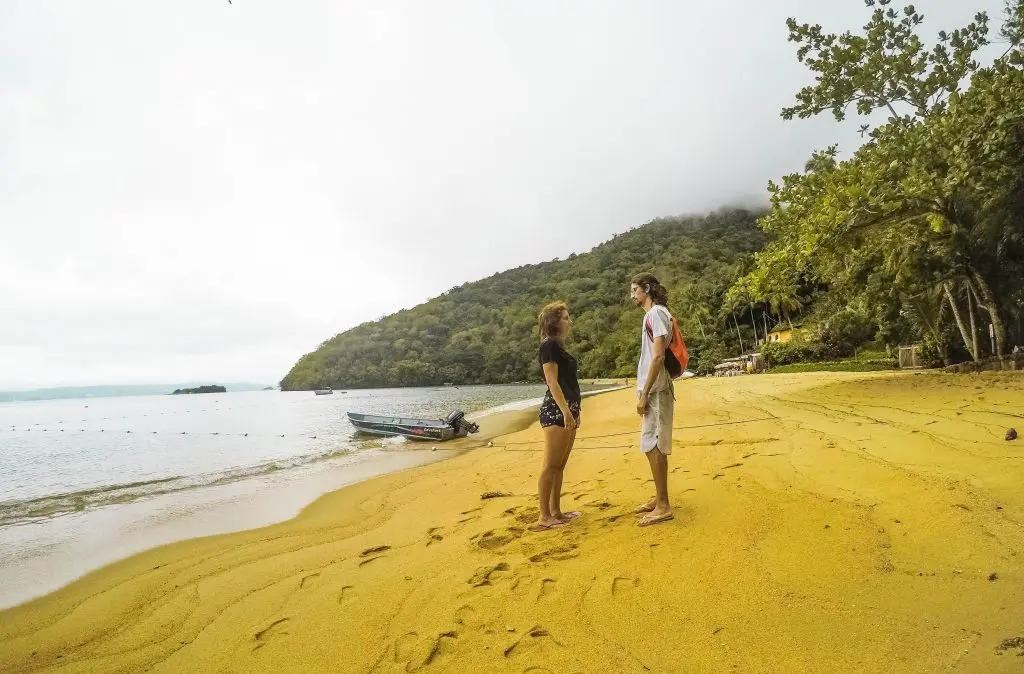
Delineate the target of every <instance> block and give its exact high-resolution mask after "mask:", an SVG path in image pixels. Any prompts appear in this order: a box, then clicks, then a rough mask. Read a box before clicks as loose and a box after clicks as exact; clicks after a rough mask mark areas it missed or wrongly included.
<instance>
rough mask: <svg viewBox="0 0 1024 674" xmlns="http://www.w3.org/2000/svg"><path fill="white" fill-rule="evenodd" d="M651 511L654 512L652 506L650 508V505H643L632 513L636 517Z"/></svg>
mask: <svg viewBox="0 0 1024 674" xmlns="http://www.w3.org/2000/svg"><path fill="white" fill-rule="evenodd" d="M652 510H654V506H652V505H651V504H650V503H645V504H643V505H641V506H637V507H636V510H634V511H633V512H634V513H636V514H637V515H643V514H644V513H649V512H651V511H652Z"/></svg>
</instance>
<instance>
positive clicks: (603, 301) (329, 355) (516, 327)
mask: <svg viewBox="0 0 1024 674" xmlns="http://www.w3.org/2000/svg"><path fill="white" fill-rule="evenodd" d="M758 215H759V214H758V213H754V212H750V211H746V210H724V211H719V212H716V213H713V214H711V215H708V216H705V217H684V218H666V219H660V220H656V221H654V222H651V223H649V224H647V225H644V226H642V227H638V228H636V229H633V230H631V231H629V232H627V233H625V234H621V235H618V236H615V237H614V238H612V240H610V241H607V242H605V243H603V244H601V245H599V246H597V247H596V248H594V249H593V250H591V251H590V252H588V253H584V254H581V255H573V256H570V257H569V258H568V259H566V260H555V261H552V262H544V263H541V264H536V265H527V266H524V267H519V268H517V269H512V270H509V271H505V272H501V273H498V274H495V275H493V276H491V277H489V278H486V279H483V280H481V281H476V282H473V283H467V284H465V285H463V286H457V287H455V288H452V289H451V290H449V291H448V292H446V293H444V294H443V295H441V296H440V297H436V298H434V299H432V300H430V301H428V302H426V303H424V304H421V305H419V306H417V307H414V308H412V309H408V310H404V311H400V312H398V313H396V314H393V315H391V316H387V317H385V318H383V319H381V320H379V321H375V322H372V323H365V324H363V325H360V326H358V327H355V328H353V329H351V330H348V331H346V332H343V333H341V334H339V335H337V336H335V337H333V338H331V339H329V340H327V341H326V342H324V343H323V344H321V345H320V347H319V348H318V349H317V350H316V351H313V352H312V353H308V354H306V355H305V356H303V357H302V358H300V359H299V361H298V362H297V363H296V364H295V366H294V367H293V368H292V370H291V372H289V373H288V374H287V376H285V378H284V379H283V380H282V381H281V389H282V390H301V389H311V388H316V387H320V386H332V387H334V388H370V387H383V386H422V385H436V384H440V383H442V382H454V383H456V384H467V383H508V382H515V381H537V380H539V379H541V378H542V375H541V370H540V365H539V364H538V362H537V345H538V332H537V325H536V323H537V312H538V311H539V310H540V308H541V306H543V305H544V304H545V303H547V302H551V301H554V300H565V301H566V302H568V304H569V309H570V311H571V313H572V316H573V320H574V327H573V337H572V340H571V343H570V344H569V350H570V351H571V352H572V353H573V354H575V355H576V357H577V359H578V360H579V363H580V376H581V377H602V376H626V375H630V374H633V373H635V371H636V369H635V368H636V361H637V356H638V353H639V323H640V314H639V313H638V309H636V308H634V307H633V306H632V305H631V303H630V302H629V301H628V300H629V279H630V278H631V277H632V276H633V275H634V274H636V273H638V272H641V271H652V272H653V273H655V274H656V275H657V276H658V277H659V279H660V280H661V281H662V283H664V284H665V285H666V286H668V289H669V306H670V308H671V309H672V311H673V313H674V314H675V315H676V316H677V317H678V318H679V320H680V323H681V326H680V327H681V329H682V330H683V332H684V337H685V338H686V340H687V344H688V346H690V348H691V353H692V354H694V355H696V356H697V357H698V358H699V355H700V351H701V347H702V346H704V345H705V343H706V344H707V346H708V350H709V351H714V352H716V357H718V355H720V351H721V347H720V346H719V345H720V344H721V340H722V339H723V338H724V337H725V335H727V334H728V333H727V332H726V328H725V325H724V321H722V320H721V319H720V316H719V314H720V309H721V307H722V302H723V297H724V295H725V293H726V291H727V290H728V289H729V287H730V286H731V285H732V284H733V282H734V281H735V280H736V279H737V278H738V277H740V276H742V274H743V273H744V272H745V271H746V269H747V268H748V267H749V264H750V257H751V256H750V254H751V253H753V252H754V251H757V250H760V249H761V247H762V244H763V242H764V235H763V233H762V232H761V231H760V230H758V229H757V227H756V225H755V220H756V218H757V216H758ZM703 335H706V339H705V337H704V336H703ZM709 355H710V354H709Z"/></svg>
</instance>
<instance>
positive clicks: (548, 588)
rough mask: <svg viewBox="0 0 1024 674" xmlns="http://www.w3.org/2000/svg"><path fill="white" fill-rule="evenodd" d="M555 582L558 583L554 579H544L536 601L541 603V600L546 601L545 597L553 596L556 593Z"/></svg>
mask: <svg viewBox="0 0 1024 674" xmlns="http://www.w3.org/2000/svg"><path fill="white" fill-rule="evenodd" d="M555 582H556V581H555V579H554V578H544V579H542V580H541V581H540V589H539V590H537V599H536V601H540V600H541V599H544V598H545V597H549V596H551V595H552V594H554V592H555Z"/></svg>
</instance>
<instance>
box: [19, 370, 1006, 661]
mask: <svg viewBox="0 0 1024 674" xmlns="http://www.w3.org/2000/svg"><path fill="white" fill-rule="evenodd" d="M677 396H678V400H677V406H678V409H677V414H676V420H677V425H678V426H680V430H679V431H678V432H677V433H676V435H675V438H674V446H675V449H676V451H675V452H674V454H673V457H672V459H671V463H670V471H671V473H670V483H669V484H670V492H671V494H672V498H673V502H674V506H675V511H676V519H675V521H673V522H670V523H665V524H662V525H658V526H655V527H650V528H643V529H641V528H637V527H636V526H635V525H634V524H633V522H632V508H633V507H634V506H635V505H636V504H637V503H640V502H643V501H644V500H646V498H648V497H649V491H650V489H651V487H650V485H649V469H648V468H647V466H646V461H645V460H644V457H643V456H642V455H641V454H640V453H639V450H638V449H637V448H636V447H635V446H633V445H635V444H636V441H637V438H636V437H631V436H632V434H633V433H635V432H637V430H638V429H637V420H636V415H635V411H632V410H631V407H632V402H633V400H632V396H631V395H630V392H629V391H619V392H617V393H612V394H609V395H607V396H598V397H597V398H595V399H594V400H593V401H592V403H591V404H590V405H588V407H589V408H590V409H588V412H587V414H586V415H585V417H584V421H583V426H582V427H581V435H580V438H579V441H578V444H577V450H576V451H575V452H574V454H573V457H572V458H571V460H570V463H569V466H568V469H567V474H566V480H565V485H564V491H565V496H564V497H563V499H564V503H565V505H566V507H567V508H569V507H572V508H574V509H579V510H582V511H583V513H584V514H583V517H581V518H578V519H577V520H574V521H573V524H572V525H570V526H568V527H565V528H564V529H560V530H556V531H550V532H542V533H534V532H530V531H529V530H528V526H529V524H530V523H532V521H533V520H535V519H536V516H537V508H536V504H535V499H536V496H535V486H536V485H535V480H536V474H537V470H538V469H539V455H538V454H537V453H536V449H535V448H532V447H531V445H533V444H535V443H541V442H543V438H542V434H541V432H540V430H539V427H538V426H537V425H536V423H530V424H529V426H528V427H527V428H525V429H522V430H516V431H513V432H511V433H510V434H509V435H503V436H501V440H502V442H501V443H498V442H495V443H494V447H491V448H482V449H480V450H479V451H474V452H468V451H464V452H461V453H460V454H459V455H458V456H455V457H452V458H451V459H450V460H447V461H439V462H434V463H431V464H428V465H424V466H420V467H417V468H414V469H411V470H403V471H400V472H396V473H389V474H386V475H382V476H379V477H375V478H372V479H370V480H367V481H363V482H359V483H357V484H353V485H350V486H347V487H345V488H343V489H339V490H336V491H333V492H330V493H328V494H325V495H324V496H321V497H320V498H318V499H317V500H315V501H314V502H313V503H311V504H309V505H308V506H306V507H305V508H303V509H302V510H301V512H300V513H299V514H298V516H297V517H295V518H293V519H290V520H287V521H284V522H280V523H277V524H273V525H271V526H269V527H264V528H261V529H254V530H248V531H243V532H236V533H231V534H224V535H217V536H209V537H205V538H197V539H190V540H187V541H181V542H178V543H172V544H169V545H165V546H161V547H159V548H155V549H152V550H148V551H146V552H143V553H141V554H138V555H134V556H132V557H130V558H128V559H125V560H122V561H119V562H117V563H114V564H111V565H109V566H106V567H104V568H103V569H100V570H98V571H94V572H92V573H89V574H87V575H86V576H84V577H82V578H80V579H79V580H76V581H74V582H73V583H71V584H70V585H68V586H66V587H64V588H62V589H61V590H59V591H57V592H55V593H53V594H50V595H47V596H45V597H42V598H40V599H36V600H33V601H31V602H28V603H26V604H22V605H20V606H18V607H16V608H13V609H9V610H6V611H2V612H0V615H2V620H0V670H3V671H33V670H37V669H45V668H55V667H58V666H59V667H62V668H67V669H69V670H70V671H98V670H102V671H135V670H140V669H148V668H153V669H157V670H161V671H162V670H171V671H222V670H224V669H229V670H242V671H292V670H301V671H303V672H311V671H381V672H390V671H394V672H403V671H420V670H422V671H430V670H433V669H436V670H447V671H516V672H522V671H529V670H531V668H532V669H533V671H537V672H542V671H544V670H548V671H612V670H614V671H624V672H634V671H635V672H640V671H677V670H678V669H680V668H684V669H697V670H723V669H726V670H727V669H730V668H739V669H741V670H758V669H763V668H764V667H765V666H766V665H767V663H773V664H772V666H773V667H774V668H776V669H779V670H780V671H822V670H829V669H835V668H836V667H837V666H839V665H840V663H842V666H843V668H845V669H847V670H849V671H879V670H880V669H883V668H884V669H886V670H887V671H915V672H916V671H920V672H927V671H936V670H941V669H949V668H952V667H957V668H959V669H962V670H965V671H990V672H997V671H1014V666H1015V665H1017V664H1018V662H1017V658H1016V657H1014V656H1016V655H1017V651H1018V649H1017V648H1016V647H1012V648H1011V647H1006V648H1003V649H1002V650H1000V647H1001V645H1003V644H1005V643H1013V642H1011V641H1008V640H1012V639H1014V638H1016V637H1019V636H1022V634H1021V627H1020V625H1021V624H1024V602H1022V601H1021V599H1024V596H1022V595H1024V590H1021V589H1020V587H1021V586H1020V583H1019V580H1020V578H1022V577H1024V556H1020V555H1018V554H1017V552H1018V551H1019V550H1024V530H1022V526H1021V522H1022V521H1024V494H1021V492H1020V490H1019V482H1020V479H1021V478H1022V477H1024V462H1022V461H1020V460H1019V459H1021V458H1024V454H1021V452H1022V451H1024V450H1022V449H1021V448H1020V447H1019V446H1018V445H1016V444H1012V443H1008V442H1006V441H1005V440H1004V439H1003V438H1002V437H1001V435H1002V433H1003V432H1004V431H1005V424H1006V423H1009V419H1011V418H1013V415H1014V414H1015V412H1014V411H1015V410H1019V409H1020V407H1021V405H1024V377H1020V376H1008V375H1007V376H996V377H985V376H967V377H958V378H957V379H949V378H945V377H943V376H941V375H939V376H933V375H915V374H902V373H901V374H892V375H889V374H882V375H879V374H877V373H871V374H870V375H867V376H865V375H860V374H857V373H850V374H846V373H841V374H840V373H827V374H822V375H821V376H815V377H803V376H801V375H777V376H775V377H771V378H766V377H747V378H742V377H737V378H727V379H719V380H715V379H702V380H691V381H689V382H687V383H686V384H685V385H682V386H679V387H677ZM1000 415H1002V416H1000ZM744 420H754V422H752V423H738V422H743V421H744ZM620 434H621V435H622V436H623V437H620V438H606V436H609V435H620ZM520 443H522V444H520ZM502 444H503V445H504V446H499V445H502ZM492 491H497V492H501V493H503V494H504V495H503V496H498V497H494V498H481V497H482V496H483V495H485V494H486V493H487V492H492ZM651 619H654V620H657V621H658V624H659V630H657V631H656V632H648V631H643V630H638V629H637V625H642V624H645V621H649V620H651Z"/></svg>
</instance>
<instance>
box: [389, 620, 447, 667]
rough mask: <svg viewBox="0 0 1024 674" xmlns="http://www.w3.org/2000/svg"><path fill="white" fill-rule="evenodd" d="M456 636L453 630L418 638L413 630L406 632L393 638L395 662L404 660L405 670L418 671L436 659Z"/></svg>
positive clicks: (399, 662) (400, 662)
mask: <svg viewBox="0 0 1024 674" xmlns="http://www.w3.org/2000/svg"><path fill="white" fill-rule="evenodd" d="M458 638H459V633H458V632H456V631H455V630H451V631H448V632H442V633H440V634H438V635H437V636H436V637H434V638H433V639H419V635H418V634H416V633H415V632H408V633H406V634H403V635H402V636H401V637H399V638H398V639H396V640H395V662H396V663H398V664H402V663H403V662H404V663H405V671H407V672H418V671H420V670H421V669H423V668H424V667H429V666H430V665H431V664H433V663H434V662H435V661H437V660H438V658H440V657H441V656H442V655H443V654H444V652H445V649H446V648H450V647H451V644H452V642H454V641H455V640H456V639H458Z"/></svg>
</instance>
